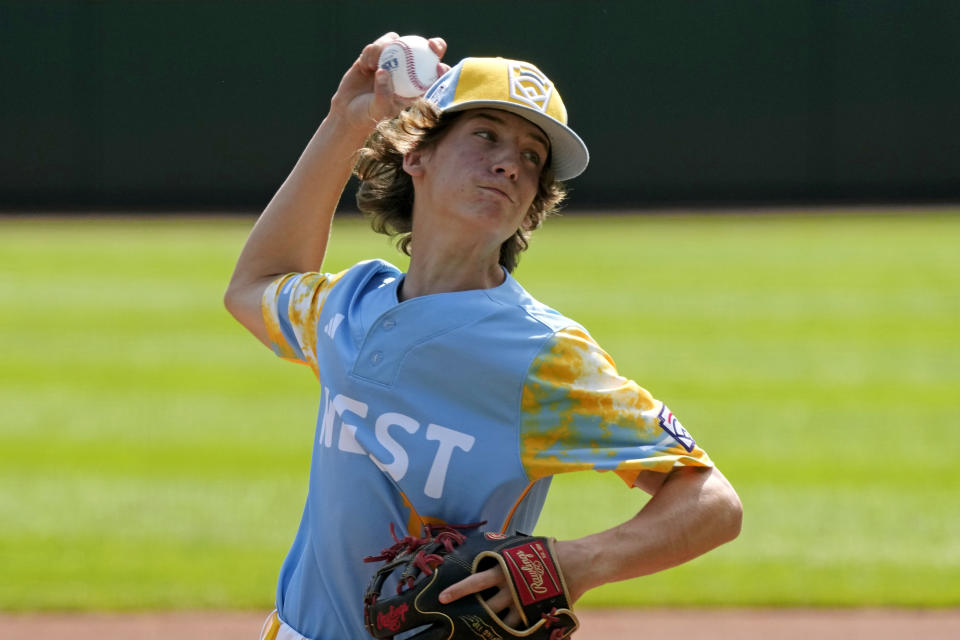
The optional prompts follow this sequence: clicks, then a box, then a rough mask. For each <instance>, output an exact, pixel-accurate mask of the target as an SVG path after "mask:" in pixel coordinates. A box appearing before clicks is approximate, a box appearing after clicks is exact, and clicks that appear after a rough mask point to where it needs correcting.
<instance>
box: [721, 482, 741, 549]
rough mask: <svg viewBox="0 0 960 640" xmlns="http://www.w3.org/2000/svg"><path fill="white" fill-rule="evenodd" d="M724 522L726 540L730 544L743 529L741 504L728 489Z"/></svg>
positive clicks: (732, 491) (731, 488)
mask: <svg viewBox="0 0 960 640" xmlns="http://www.w3.org/2000/svg"><path fill="white" fill-rule="evenodd" d="M724 502H725V504H724V520H725V522H726V527H725V529H726V532H727V540H726V542H730V541H731V540H734V539H736V538H737V536H739V535H740V531H741V530H742V529H743V503H742V502H740V496H738V495H737V492H736V491H734V489H733V487H730V489H729V490H728V494H727V496H726V500H725V501H724Z"/></svg>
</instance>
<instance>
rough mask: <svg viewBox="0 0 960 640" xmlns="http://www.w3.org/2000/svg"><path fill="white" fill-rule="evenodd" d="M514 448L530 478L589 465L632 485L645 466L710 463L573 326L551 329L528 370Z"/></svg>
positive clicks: (662, 409)
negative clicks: (549, 334)
mask: <svg viewBox="0 0 960 640" xmlns="http://www.w3.org/2000/svg"><path fill="white" fill-rule="evenodd" d="M520 450H521V459H522V462H523V466H524V468H525V470H526V471H527V474H528V475H529V476H530V478H531V479H539V478H542V477H545V476H549V475H553V474H557V473H564V472H569V471H579V470H583V469H594V470H597V471H613V472H614V473H616V474H617V475H619V476H620V477H621V478H622V479H623V480H624V482H626V483H627V484H628V485H630V486H633V484H634V482H635V481H636V479H637V476H638V475H639V474H640V472H641V471H644V470H651V471H658V472H664V473H665V472H669V471H670V470H671V469H673V468H674V467H678V466H699V467H710V466H713V463H712V462H711V461H710V458H709V456H708V455H707V454H706V452H705V451H704V450H703V449H701V448H700V447H699V446H697V443H696V442H695V441H694V439H693V438H692V437H691V436H690V434H689V432H687V431H686V429H684V428H683V426H682V425H681V424H680V421H679V420H677V418H676V417H675V416H674V415H673V414H672V413H671V412H670V410H669V409H668V408H667V406H666V405H665V404H664V403H662V402H660V401H659V400H657V399H655V398H654V397H653V396H651V395H650V393H649V392H648V391H647V390H646V389H644V388H643V387H641V386H640V385H638V384H637V383H636V382H633V381H632V380H628V379H627V378H624V377H623V376H621V375H619V374H618V373H617V370H616V367H615V365H614V363H613V360H612V359H611V358H610V356H609V355H607V354H606V353H605V352H604V351H603V350H602V349H601V348H600V346H599V345H597V343H596V342H594V341H593V339H592V338H591V337H590V336H589V335H588V334H587V333H586V332H585V331H583V330H582V329H579V328H572V329H565V330H562V331H558V332H557V333H555V334H554V336H553V337H552V338H551V339H550V340H548V341H547V343H546V344H545V345H544V347H543V349H541V351H540V353H539V354H538V355H537V357H536V358H535V359H534V361H533V363H532V365H531V367H530V369H529V371H528V373H527V378H526V381H525V383H524V388H523V398H522V401H521V418H520Z"/></svg>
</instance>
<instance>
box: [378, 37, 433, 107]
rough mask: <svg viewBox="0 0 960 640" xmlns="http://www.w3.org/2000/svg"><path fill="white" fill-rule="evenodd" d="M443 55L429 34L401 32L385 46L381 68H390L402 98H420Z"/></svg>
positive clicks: (394, 85) (431, 79)
mask: <svg viewBox="0 0 960 640" xmlns="http://www.w3.org/2000/svg"><path fill="white" fill-rule="evenodd" d="M438 62H440V58H438V57H437V54H435V53H434V52H433V49H431V48H430V43H428V42H427V39H426V38H421V37H420V36H401V37H399V38H398V39H396V40H394V41H393V42H391V43H390V44H388V45H387V46H385V47H384V48H383V51H382V52H381V53H380V68H381V69H386V70H387V71H389V72H390V77H391V78H392V79H393V92H394V93H395V94H396V95H398V96H400V97H402V98H417V97H420V96H422V95H423V94H424V93H426V91H427V89H429V88H430V85H432V84H433V83H434V81H435V80H436V79H437V63H438Z"/></svg>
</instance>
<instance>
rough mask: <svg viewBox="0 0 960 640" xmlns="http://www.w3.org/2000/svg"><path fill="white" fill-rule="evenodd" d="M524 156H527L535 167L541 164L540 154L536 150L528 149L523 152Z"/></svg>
mask: <svg viewBox="0 0 960 640" xmlns="http://www.w3.org/2000/svg"><path fill="white" fill-rule="evenodd" d="M523 157H525V158H526V159H527V160H528V161H530V163H531V164H533V166H535V167H539V166H540V154H539V153H537V152H536V151H527V152H525V153H524V154H523Z"/></svg>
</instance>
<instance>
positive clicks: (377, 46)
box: [360, 31, 400, 70]
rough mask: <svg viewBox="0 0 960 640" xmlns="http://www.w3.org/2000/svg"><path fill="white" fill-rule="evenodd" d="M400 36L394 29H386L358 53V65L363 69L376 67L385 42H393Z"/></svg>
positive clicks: (385, 44)
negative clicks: (385, 31)
mask: <svg viewBox="0 0 960 640" xmlns="http://www.w3.org/2000/svg"><path fill="white" fill-rule="evenodd" d="M399 37H400V36H399V35H397V33H396V32H395V31H388V32H387V33H385V34H383V35H382V36H380V37H379V38H377V39H376V40H374V41H373V42H371V43H370V44H368V45H367V46H365V47H364V48H363V51H362V52H361V53H360V66H361V67H363V68H364V69H369V70H372V69H376V68H377V66H378V65H379V63H380V52H381V51H383V48H384V47H385V46H387V44H389V43H391V42H393V41H394V40H396V39H397V38H399Z"/></svg>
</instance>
